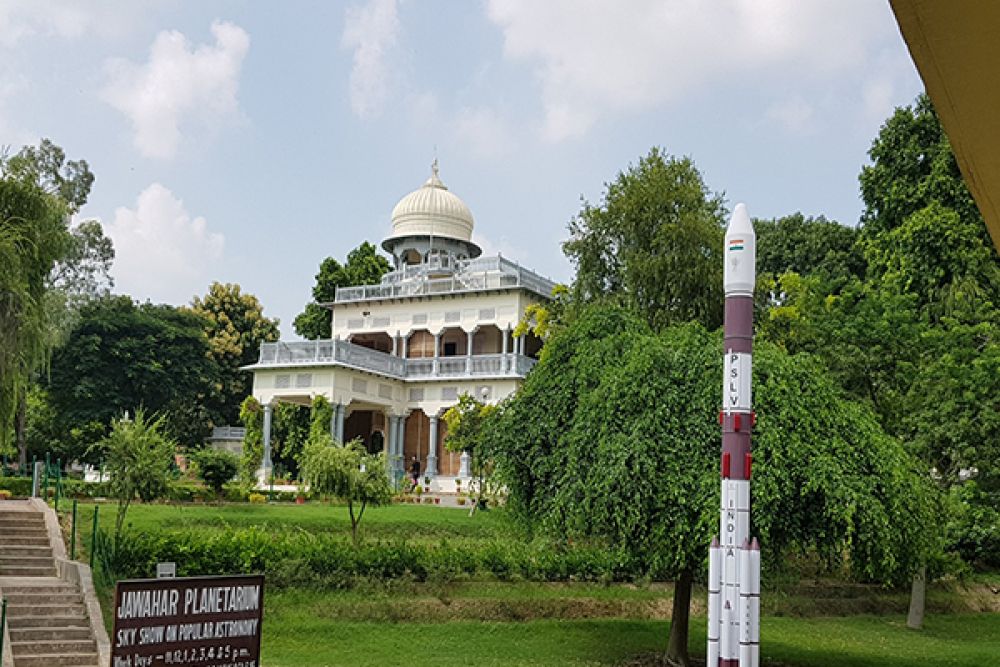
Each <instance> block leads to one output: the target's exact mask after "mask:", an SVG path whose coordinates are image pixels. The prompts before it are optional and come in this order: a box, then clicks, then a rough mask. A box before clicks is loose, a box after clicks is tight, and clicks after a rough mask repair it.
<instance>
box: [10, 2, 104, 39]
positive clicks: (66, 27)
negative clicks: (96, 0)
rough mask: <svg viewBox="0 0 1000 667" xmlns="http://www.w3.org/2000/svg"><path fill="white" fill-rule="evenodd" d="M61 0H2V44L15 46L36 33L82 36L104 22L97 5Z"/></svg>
mask: <svg viewBox="0 0 1000 667" xmlns="http://www.w3.org/2000/svg"><path fill="white" fill-rule="evenodd" d="M87 5H88V3H84V2H73V1H65V0H64V1H60V0H3V2H0V46H5V47H12V46H16V45H17V44H18V42H20V41H21V40H22V39H24V38H26V37H31V36H33V35H57V36H59V37H79V36H81V35H83V34H84V32H85V31H87V30H89V29H90V28H91V27H94V26H96V25H98V24H99V23H100V18H101V17H100V15H99V14H98V13H97V12H95V11H93V10H95V9H98V8H96V7H93V6H90V7H88V6H87Z"/></svg>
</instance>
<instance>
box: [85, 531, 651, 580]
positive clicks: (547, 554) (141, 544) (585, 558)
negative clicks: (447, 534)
mask: <svg viewBox="0 0 1000 667" xmlns="http://www.w3.org/2000/svg"><path fill="white" fill-rule="evenodd" d="M97 549H98V553H97V554H96V555H97V563H98V566H99V569H100V570H101V572H100V574H101V576H102V577H104V578H105V579H106V580H108V581H113V580H115V579H118V578H143V577H152V576H154V574H155V572H156V563H158V562H163V561H174V562H176V563H177V574H178V576H197V575H209V574H241V573H265V574H267V576H268V581H269V582H271V583H273V585H277V586H282V585H287V586H291V585H302V584H307V585H309V586H311V587H315V586H322V587H327V588H344V587H348V586H351V585H353V584H354V583H357V582H361V581H372V580H378V581H428V580H432V581H438V582H440V581H446V580H450V579H455V578H457V577H463V578H472V577H478V578H495V579H499V580H505V581H509V580H518V579H526V580H531V581H592V582H610V581H633V580H636V579H639V578H641V577H646V576H650V575H653V576H654V578H656V577H655V573H650V572H647V571H646V570H645V565H644V563H643V562H642V561H639V560H637V559H633V558H630V557H628V556H627V555H625V554H624V552H620V551H618V550H615V549H608V548H604V547H601V546H598V545H580V546H574V547H572V548H566V547H560V546H558V545H554V544H551V543H548V542H535V543H530V544H523V543H518V542H513V541H509V540H506V541H500V540H497V541H491V542H487V543H481V544H465V543H463V544H461V545H454V544H452V543H449V542H447V541H442V542H441V543H440V544H437V545H433V544H426V543H419V544H415V543H410V542H406V541H388V542H376V543H368V544H362V545H358V546H355V545H354V544H353V542H352V541H351V540H348V539H345V538H344V537H341V536H337V535H332V534H329V533H318V534H310V533H305V532H302V531H298V530H296V531H292V530H287V531H282V530H274V529H273V528H272V527H265V526H253V527H250V528H242V529H227V530H219V531H214V532H206V531H204V530H195V529H186V530H171V531H152V532H143V533H128V534H127V539H120V540H117V541H115V540H114V539H111V538H110V537H109V536H108V535H106V534H105V533H103V532H101V533H99V535H98V540H97Z"/></svg>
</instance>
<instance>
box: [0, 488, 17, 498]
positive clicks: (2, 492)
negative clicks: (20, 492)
mask: <svg viewBox="0 0 1000 667" xmlns="http://www.w3.org/2000/svg"><path fill="white" fill-rule="evenodd" d="M12 495H14V494H12V493H11V492H10V491H8V490H7V489H0V500H10V497H11V496H12Z"/></svg>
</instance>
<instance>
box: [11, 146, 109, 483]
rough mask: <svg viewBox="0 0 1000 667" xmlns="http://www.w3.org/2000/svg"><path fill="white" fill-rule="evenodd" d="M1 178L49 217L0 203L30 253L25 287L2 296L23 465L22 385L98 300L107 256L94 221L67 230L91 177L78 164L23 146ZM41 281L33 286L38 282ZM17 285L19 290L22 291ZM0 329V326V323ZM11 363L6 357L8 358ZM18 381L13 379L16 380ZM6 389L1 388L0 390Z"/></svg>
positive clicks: (55, 150)
mask: <svg viewBox="0 0 1000 667" xmlns="http://www.w3.org/2000/svg"><path fill="white" fill-rule="evenodd" d="M0 179H2V180H3V181H4V182H5V183H7V184H9V185H12V186H14V185H20V186H23V187H25V188H28V189H30V190H31V191H32V192H33V193H34V195H33V196H34V197H35V198H36V199H44V200H45V206H46V207H47V208H48V209H49V213H48V214H47V215H46V216H45V218H46V219H45V220H44V221H43V220H41V219H39V218H38V217H37V210H36V211H35V214H34V217H33V213H32V212H31V207H30V206H28V207H27V208H26V207H24V205H25V204H26V203H27V202H26V201H24V200H21V201H20V202H17V201H15V200H12V199H9V198H4V199H5V201H6V203H5V208H6V209H7V210H6V211H0V223H2V224H3V225H4V226H7V225H11V224H13V225H15V226H16V225H17V224H22V225H24V224H27V225H29V226H30V227H31V229H30V231H29V232H28V233H27V235H24V236H21V232H16V231H15V234H14V236H15V237H20V240H21V248H22V249H25V248H30V249H31V253H32V255H31V256H32V258H33V260H32V262H31V264H32V265H33V267H34V268H35V269H41V270H42V271H41V272H39V271H36V270H32V272H31V275H30V277H28V276H27V274H26V276H25V277H26V278H27V279H28V283H29V284H30V289H29V290H28V291H27V292H25V291H23V289H12V287H13V286H11V285H8V286H7V287H6V288H4V289H3V292H4V293H6V294H8V295H10V296H11V297H14V299H13V300H12V301H10V302H9V303H8V305H12V304H13V303H14V301H16V302H17V304H18V305H17V306H16V307H14V308H13V310H9V311H8V312H7V313H6V316H8V317H12V318H13V319H16V320H19V321H20V323H21V324H20V327H21V330H22V331H21V332H22V334H24V335H22V336H21V340H20V341H19V343H18V348H17V349H15V348H14V347H13V346H11V347H10V348H9V350H8V351H9V353H10V354H11V355H12V356H16V355H20V357H21V365H22V367H21V369H20V371H19V372H18V373H16V374H13V373H12V372H11V371H9V370H8V372H7V373H6V374H4V373H3V372H0V376H3V377H4V378H5V379H7V380H8V381H10V382H12V383H14V384H13V385H10V386H11V387H14V386H15V385H18V383H19V382H20V384H19V386H17V387H16V390H15V391H14V393H13V394H11V396H10V397H9V398H10V399H12V400H13V401H14V404H15V408H14V410H15V412H16V418H15V420H14V432H15V439H16V441H17V447H18V450H19V455H20V462H21V464H22V465H23V464H24V463H25V462H26V459H27V442H26V432H27V428H28V424H27V391H28V383H30V382H31V381H32V380H34V376H35V375H36V374H37V372H38V370H39V367H40V365H44V363H45V361H46V360H47V358H48V354H49V353H50V352H51V350H52V348H53V347H55V346H56V345H58V344H60V343H61V342H62V341H63V339H64V338H65V335H66V334H67V333H68V332H69V330H70V329H71V328H72V325H73V322H74V315H75V311H76V309H77V308H78V307H79V304H80V303H81V301H82V300H83V299H85V298H86V297H88V296H93V295H94V294H97V293H98V292H99V291H100V289H101V287H102V286H103V285H107V286H110V284H111V279H110V275H109V270H110V267H111V260H112V259H113V257H114V251H113V250H112V248H111V242H110V240H108V239H107V238H106V237H104V235H103V232H102V231H101V226H100V224H99V223H97V222H96V221H89V222H84V223H81V224H80V225H78V226H76V227H71V226H70V221H71V216H72V215H73V214H75V213H77V212H78V211H79V210H80V208H81V207H82V206H83V204H84V203H86V201H87V197H88V196H89V194H90V189H91V186H92V185H93V182H94V175H93V174H92V173H91V172H90V168H89V167H88V165H87V162H86V161H85V160H79V161H70V162H66V154H65V152H64V151H63V150H62V149H61V148H60V147H59V146H56V145H55V144H54V143H52V142H51V141H50V140H48V139H43V140H42V142H41V144H40V145H39V147H38V148H34V147H31V146H27V147H25V148H23V149H22V150H21V151H19V152H18V153H17V154H15V155H13V156H11V155H10V154H9V153H8V152H3V153H2V154H0ZM23 260H24V258H23V257H22V258H20V259H19V260H18V261H16V262H11V263H10V266H11V268H16V267H20V268H21V269H23V268H24V266H25V265H24V264H23ZM40 275H43V276H44V280H43V281H40V280H39V276H40ZM23 287H24V285H23V284H22V288H23ZM0 328H2V325H0ZM9 358H10V357H9ZM18 378H20V380H18ZM4 384H5V383H3V382H0V385H4ZM3 391H4V388H3V387H0V443H2V441H3V439H5V438H6V436H7V423H8V419H9V417H7V418H4V417H5V414H4V398H3V396H2V394H3Z"/></svg>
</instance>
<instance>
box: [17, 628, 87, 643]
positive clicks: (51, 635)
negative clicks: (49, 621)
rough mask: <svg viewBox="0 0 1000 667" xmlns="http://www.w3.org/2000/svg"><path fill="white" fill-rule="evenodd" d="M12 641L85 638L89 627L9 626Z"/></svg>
mask: <svg viewBox="0 0 1000 667" xmlns="http://www.w3.org/2000/svg"><path fill="white" fill-rule="evenodd" d="M9 631H10V640H11V641H12V642H31V641H43V642H44V641H56V640H61V639H66V640H71V639H81V640H82V639H87V640H89V639H90V638H91V637H90V627H89V626H88V627H86V628H79V627H77V628H9Z"/></svg>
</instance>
